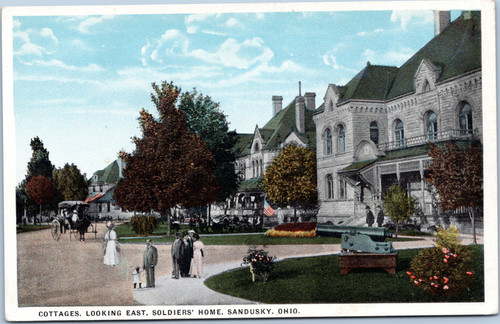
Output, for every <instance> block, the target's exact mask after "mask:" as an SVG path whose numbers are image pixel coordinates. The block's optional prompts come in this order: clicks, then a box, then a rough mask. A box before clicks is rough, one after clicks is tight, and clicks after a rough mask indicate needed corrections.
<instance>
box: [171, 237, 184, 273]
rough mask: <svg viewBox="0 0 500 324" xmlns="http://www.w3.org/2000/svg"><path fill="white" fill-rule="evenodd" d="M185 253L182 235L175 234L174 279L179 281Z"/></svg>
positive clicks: (173, 244)
mask: <svg viewBox="0 0 500 324" xmlns="http://www.w3.org/2000/svg"><path fill="white" fill-rule="evenodd" d="M183 252H184V242H183V241H182V238H181V234H180V233H175V240H174V243H172V278H175V279H179V275H180V266H181V257H182V254H183Z"/></svg>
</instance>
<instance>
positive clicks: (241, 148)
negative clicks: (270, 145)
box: [233, 134, 253, 157]
mask: <svg viewBox="0 0 500 324" xmlns="http://www.w3.org/2000/svg"><path fill="white" fill-rule="evenodd" d="M237 138H238V139H237V141H236V144H235V145H234V147H233V150H234V153H235V154H236V156H237V157H240V156H245V155H248V154H250V147H251V145H252V139H253V134H237Z"/></svg>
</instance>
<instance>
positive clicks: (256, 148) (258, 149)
mask: <svg viewBox="0 0 500 324" xmlns="http://www.w3.org/2000/svg"><path fill="white" fill-rule="evenodd" d="M253 149H254V151H255V152H259V151H260V146H259V143H255V145H254V147H253Z"/></svg>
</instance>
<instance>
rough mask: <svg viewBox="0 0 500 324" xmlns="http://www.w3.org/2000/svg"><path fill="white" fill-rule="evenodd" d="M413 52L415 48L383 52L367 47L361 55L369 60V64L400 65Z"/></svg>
mask: <svg viewBox="0 0 500 324" xmlns="http://www.w3.org/2000/svg"><path fill="white" fill-rule="evenodd" d="M414 53H415V50H413V49H411V48H402V49H399V50H391V51H388V52H385V53H377V52H375V51H374V50H371V49H367V50H365V51H364V53H363V56H364V58H365V60H367V61H370V62H371V64H376V65H391V66H400V65H401V64H403V63H404V62H406V61H407V60H408V59H409V58H410V57H411V56H412V55H413V54H414Z"/></svg>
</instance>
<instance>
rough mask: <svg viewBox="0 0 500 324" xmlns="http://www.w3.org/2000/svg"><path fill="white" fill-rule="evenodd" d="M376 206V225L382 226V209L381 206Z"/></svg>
mask: <svg viewBox="0 0 500 324" xmlns="http://www.w3.org/2000/svg"><path fill="white" fill-rule="evenodd" d="M377 208H378V213H377V226H378V227H382V225H383V224H384V210H383V209H382V207H381V206H377Z"/></svg>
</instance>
